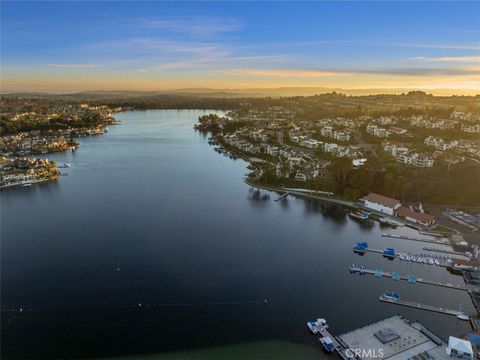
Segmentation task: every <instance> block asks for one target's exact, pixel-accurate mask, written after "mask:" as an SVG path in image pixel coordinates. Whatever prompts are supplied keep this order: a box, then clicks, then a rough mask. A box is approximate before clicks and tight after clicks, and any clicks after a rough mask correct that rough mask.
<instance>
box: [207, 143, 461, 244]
mask: <svg viewBox="0 0 480 360" xmlns="http://www.w3.org/2000/svg"><path fill="white" fill-rule="evenodd" d="M212 138H215V134H214V133H212ZM217 145H219V146H220V147H222V149H223V150H224V151H227V152H230V153H232V154H234V155H236V156H237V158H240V159H242V160H244V161H245V162H247V163H248V164H249V165H250V164H251V163H252V161H254V160H253V158H252V157H250V156H248V155H245V154H244V153H242V152H241V151H239V150H238V149H236V148H233V147H232V146H228V145H227V144H225V143H223V142H220V141H218V140H217ZM258 160H260V161H267V162H268V160H265V159H258ZM244 182H245V183H246V184H247V185H249V186H250V187H253V188H257V189H262V190H267V191H273V192H277V193H278V192H281V193H286V192H288V193H290V194H292V195H296V196H300V197H304V198H309V199H314V200H320V201H325V202H330V203H334V204H338V205H342V206H345V207H347V208H349V209H354V210H363V211H368V212H370V213H372V214H373V215H375V216H378V217H388V218H389V219H392V220H394V221H397V222H400V223H402V224H403V226H408V227H410V228H413V229H415V230H417V231H419V232H429V233H434V234H437V236H442V237H447V238H449V237H450V236H451V235H452V234H460V235H463V233H462V232H459V231H458V230H456V229H453V228H450V227H447V226H445V227H447V228H448V229H450V230H451V231H452V232H451V233H450V232H436V231H435V229H434V227H435V226H436V225H438V224H434V225H433V226H431V227H426V226H421V225H418V224H414V223H410V222H408V221H406V220H405V219H402V218H399V217H397V216H391V215H387V214H384V213H379V212H376V211H375V210H372V209H368V208H365V207H364V206H361V205H359V204H358V202H357V201H349V200H343V199H339V198H336V197H335V196H334V195H332V196H321V195H318V193H321V191H316V190H310V189H296V188H288V187H276V186H270V185H260V184H256V183H254V182H252V181H250V180H249V179H248V177H245V179H244ZM315 193H317V194H315ZM324 193H325V192H324ZM375 220H378V219H375Z"/></svg>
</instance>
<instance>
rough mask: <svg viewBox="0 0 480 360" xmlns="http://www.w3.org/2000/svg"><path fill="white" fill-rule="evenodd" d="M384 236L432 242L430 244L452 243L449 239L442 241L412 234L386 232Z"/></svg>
mask: <svg viewBox="0 0 480 360" xmlns="http://www.w3.org/2000/svg"><path fill="white" fill-rule="evenodd" d="M382 236H383V237H389V238H394V239H402V240H410V241H419V242H425V243H430V244H438V245H450V243H449V242H448V240H447V241H440V240H434V239H425V238H415V237H411V236H403V235H397V234H386V233H383V234H382Z"/></svg>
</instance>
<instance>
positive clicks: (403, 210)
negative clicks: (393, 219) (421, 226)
mask: <svg viewBox="0 0 480 360" xmlns="http://www.w3.org/2000/svg"><path fill="white" fill-rule="evenodd" d="M395 212H396V214H397V216H402V217H409V218H412V219H415V220H417V221H420V222H422V223H425V224H429V223H432V222H434V221H435V217H434V216H432V215H429V214H425V213H420V212H416V211H413V210H410V209H409V208H408V207H405V206H402V207H399V208H398V209H397V210H396V211H395Z"/></svg>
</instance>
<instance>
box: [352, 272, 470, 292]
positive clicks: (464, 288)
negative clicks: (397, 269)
mask: <svg viewBox="0 0 480 360" xmlns="http://www.w3.org/2000/svg"><path fill="white" fill-rule="evenodd" d="M350 269H352V270H354V271H355V272H356V273H363V274H369V275H374V276H375V275H376V270H372V269H362V268H360V267H358V266H352V267H350ZM382 276H383V277H388V278H392V273H390V272H388V271H383V270H382ZM399 280H406V281H408V277H407V276H404V275H400V277H399ZM415 280H416V282H417V283H421V284H427V285H433V286H439V287H444V288H449V289H455V290H461V291H468V288H467V286H465V285H460V284H457V285H455V284H450V283H444V282H441V281H434V280H427V279H423V278H416V279H415Z"/></svg>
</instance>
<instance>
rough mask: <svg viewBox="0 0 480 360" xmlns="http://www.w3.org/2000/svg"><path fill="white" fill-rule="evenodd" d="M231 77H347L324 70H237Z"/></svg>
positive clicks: (342, 73) (341, 73)
mask: <svg viewBox="0 0 480 360" xmlns="http://www.w3.org/2000/svg"><path fill="white" fill-rule="evenodd" d="M228 73H229V74H230V75H257V76H272V77H298V78H311V77H324V76H333V75H345V74H346V73H344V72H333V71H322V70H295V69H292V70H283V69H235V70H232V71H229V72H228Z"/></svg>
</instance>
